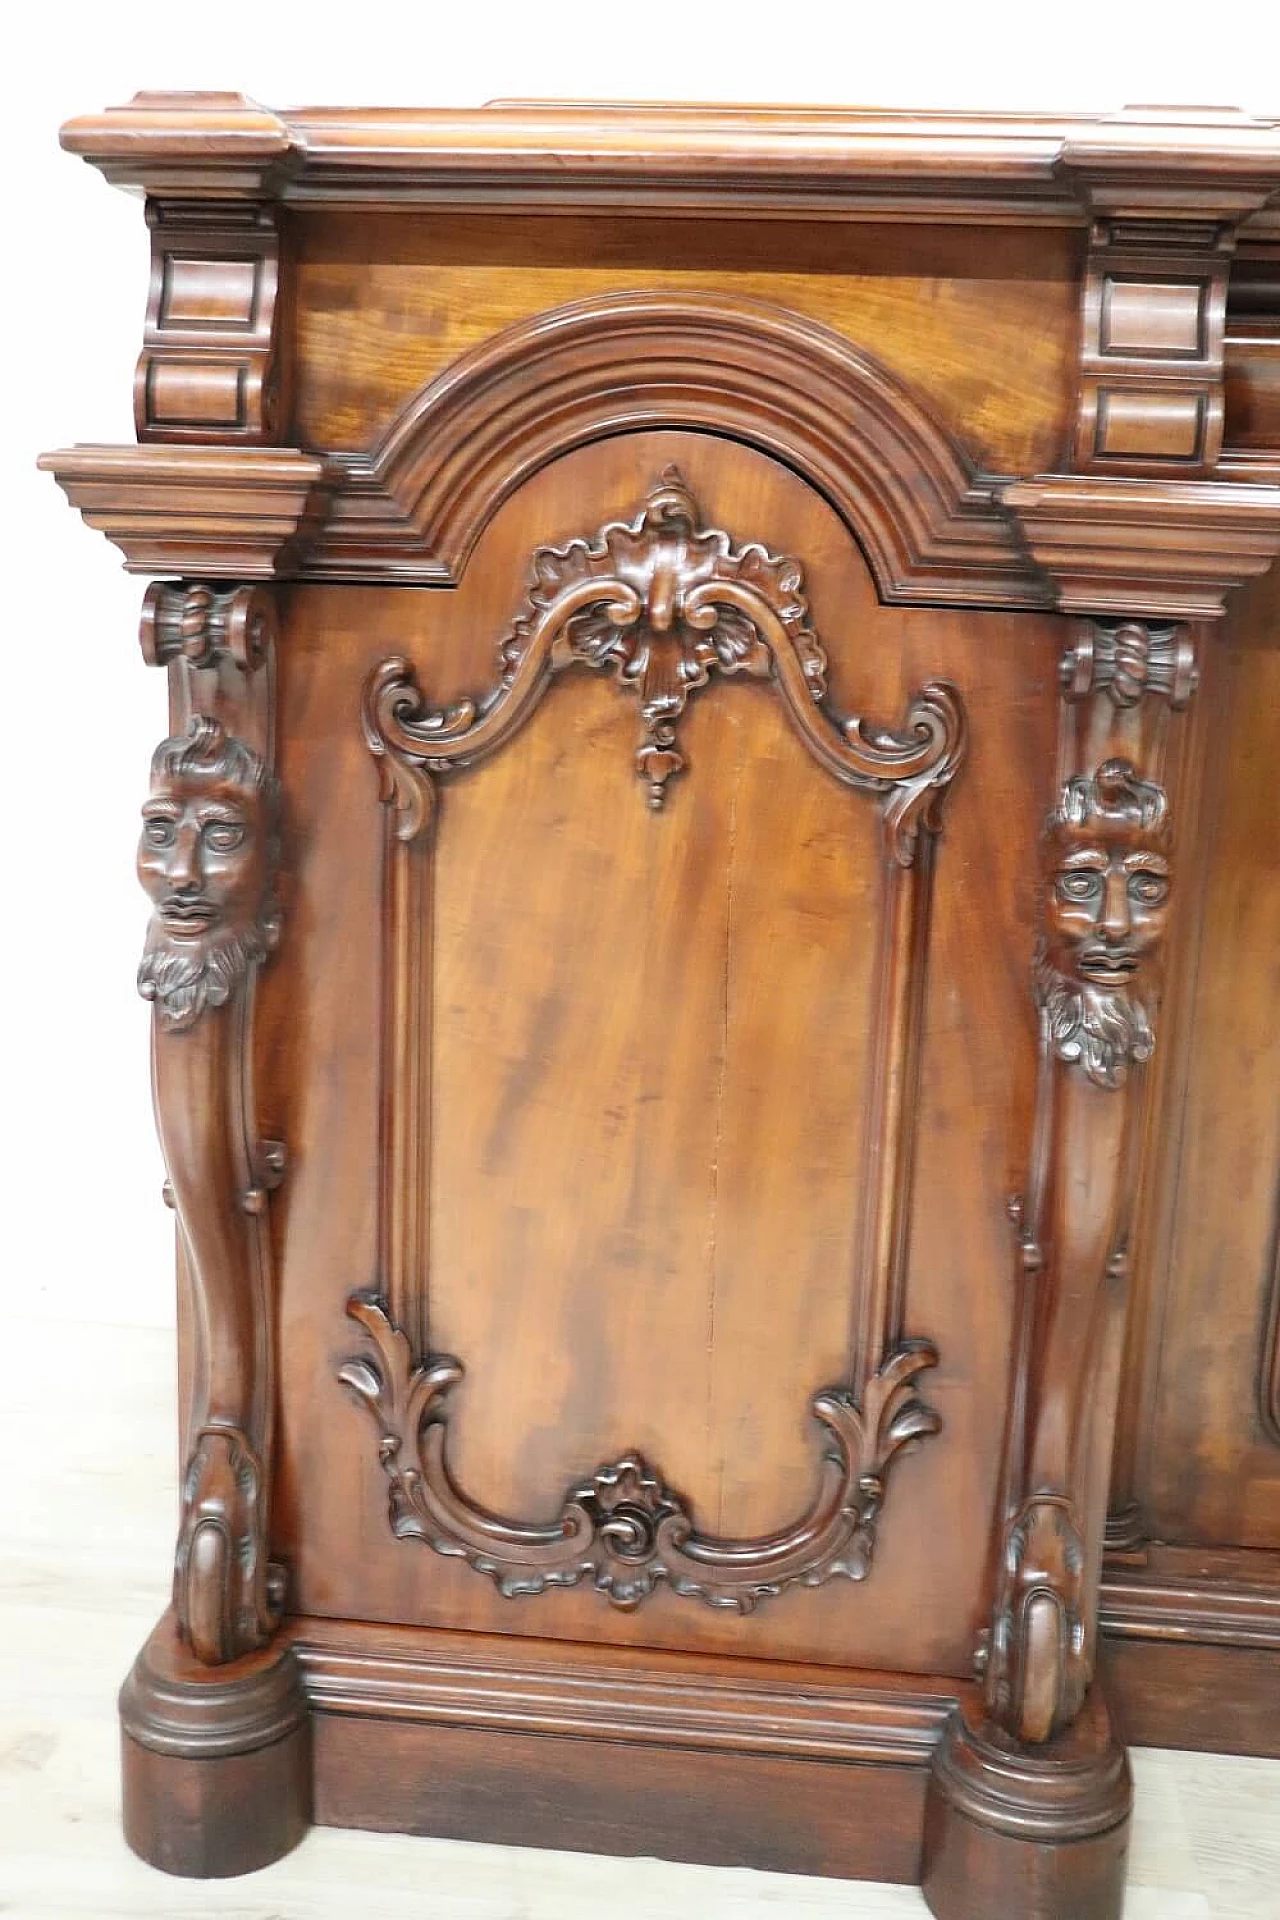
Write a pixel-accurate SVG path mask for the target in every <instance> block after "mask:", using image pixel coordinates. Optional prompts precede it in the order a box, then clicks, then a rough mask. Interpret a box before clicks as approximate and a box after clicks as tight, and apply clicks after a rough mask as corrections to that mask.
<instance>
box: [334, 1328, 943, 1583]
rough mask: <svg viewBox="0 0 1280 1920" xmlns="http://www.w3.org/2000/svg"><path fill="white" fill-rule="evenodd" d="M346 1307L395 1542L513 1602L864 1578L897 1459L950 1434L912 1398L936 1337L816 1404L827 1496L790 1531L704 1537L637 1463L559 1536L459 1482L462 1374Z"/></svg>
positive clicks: (559, 1522)
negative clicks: (456, 1434) (450, 1452)
mask: <svg viewBox="0 0 1280 1920" xmlns="http://www.w3.org/2000/svg"><path fill="white" fill-rule="evenodd" d="M347 1311H348V1312H349V1314H350V1315H351V1317H352V1319H354V1320H356V1321H357V1322H358V1323H359V1325H360V1326H361V1327H362V1328H363V1329H364V1332H365V1333H366V1335H367V1336H368V1339H369V1341H370V1346H371V1351H368V1352H366V1353H363V1354H359V1355H356V1356H355V1357H353V1358H352V1359H350V1360H348V1361H347V1362H346V1364H345V1365H344V1366H343V1367H342V1369H341V1371H340V1373H339V1376H338V1377H339V1379H340V1380H341V1381H342V1382H343V1383H344V1385H346V1386H347V1387H349V1388H350V1389H351V1390H352V1392H353V1393H354V1394H355V1395H356V1396H357V1397H358V1398H359V1400H360V1401H361V1402H362V1403H363V1404H364V1405H365V1406H366V1407H367V1409H368V1410H369V1412H370V1414H371V1415H372V1416H373V1419H374V1421H375V1422H376V1424H377V1428H378V1433H379V1446H378V1457H379V1459H380V1461H381V1464H382V1467H383V1470H384V1472H385V1473H386V1475H387V1478H388V1481H389V1483H390V1490H389V1505H390V1515H391V1524H392V1529H393V1531H394V1532H395V1533H396V1534H397V1535H398V1536H399V1537H401V1538H417V1539H421V1540H424V1541H426V1542H427V1543H428V1544H429V1545H430V1546H432V1547H434V1548H435V1550H436V1552H438V1553H443V1554H451V1555H457V1556H461V1557H462V1558H465V1559H466V1560H467V1561H468V1562H469V1563H470V1564H471V1565H472V1566H473V1567H475V1568H476V1569H477V1570H478V1571H479V1572H481V1573H485V1574H488V1575H489V1577H490V1578H491V1579H492V1580H494V1581H495V1582H496V1584H497V1586H498V1587H499V1589H500V1591H501V1592H502V1593H503V1594H504V1595H507V1596H515V1595H520V1594H532V1593H541V1592H543V1591H544V1590H545V1589H546V1588H548V1587H558V1586H576V1585H577V1584H578V1583H579V1582H580V1581H582V1580H584V1579H590V1580H591V1581H592V1582H593V1583H594V1585H595V1587H596V1588H597V1590H598V1591H599V1592H601V1593H603V1594H605V1595H607V1597H608V1598H609V1599H610V1600H611V1601H612V1602H613V1604H614V1605H615V1606H618V1607H623V1608H630V1607H634V1606H637V1605H638V1604H639V1603H640V1602H641V1601H642V1600H644V1599H646V1598H647V1597H648V1596H649V1594H651V1593H652V1592H653V1590H654V1588H655V1587H656V1586H657V1585H658V1583H659V1582H661V1581H666V1582H667V1583H668V1584H669V1585H670V1586H671V1588H672V1589H673V1591H674V1592H676V1593H678V1594H681V1595H683V1596H687V1597H691V1598H697V1599H701V1600H704V1601H706V1602H707V1604H708V1605H710V1606H714V1607H727V1608H730V1609H732V1610H734V1611H736V1612H738V1613H749V1612H750V1611H751V1610H752V1609H753V1608H754V1606H755V1604H756V1602H757V1601H758V1600H760V1599H762V1598H764V1597H766V1596H768V1595H774V1594H778V1593H781V1592H782V1590H783V1589H784V1588H785V1587H788V1586H792V1585H801V1586H808V1587H814V1586H818V1585H820V1584H821V1583H822V1582H824V1581H826V1580H830V1579H832V1578H834V1577H835V1576H836V1575H844V1576H845V1577H846V1578H848V1579H850V1580H863V1579H865V1578H866V1576H867V1574H868V1573H869V1571H870V1569H871V1561H872V1554H873V1550H874V1547H875V1532H876V1522H877V1519H878V1516H879V1512H880V1507H881V1503H882V1501H883V1498H884V1477H885V1473H886V1471H887V1469H888V1466H889V1463H890V1462H891V1460H892V1459H893V1458H894V1456H895V1455H896V1454H897V1453H899V1452H900V1451H901V1450H902V1448H904V1447H906V1446H908V1445H910V1443H911V1442H912V1441H916V1440H920V1439H922V1438H924V1437H925V1436H926V1435H928V1434H931V1433H936V1432H937V1431H938V1428H939V1426H940V1424H941V1423H940V1421H939V1419H938V1416H937V1414H936V1413H935V1412H934V1411H933V1410H932V1409H931V1408H929V1407H927V1406H926V1405H925V1404H924V1402H923V1401H921V1400H920V1399H919V1397H918V1395H917V1393H916V1390H915V1389H916V1382H917V1380H918V1377H919V1375H920V1374H921V1373H922V1372H924V1370H925V1369H926V1368H928V1367H932V1366H935V1365H936V1364H937V1354H936V1353H935V1351H934V1349H933V1348H932V1347H931V1346H930V1345H929V1344H928V1342H927V1341H908V1342H904V1343H903V1344H902V1345H901V1346H900V1347H899V1348H898V1349H897V1350H896V1351H895V1352H893V1353H892V1354H890V1355H889V1357H888V1358H887V1360H886V1361H885V1363H884V1365H883V1366H882V1367H881V1368H880V1370H879V1371H878V1372H877V1373H875V1374H874V1375H873V1376H872V1378H871V1379H870V1380H869V1381H868V1382H867V1386H866V1390H865V1392H864V1395H863V1401H862V1405H861V1406H859V1405H858V1404H857V1403H856V1402H855V1400H854V1398H853V1396H852V1395H851V1394H850V1393H849V1391H848V1390H847V1389H845V1388H831V1389H828V1390H827V1391H825V1392H823V1393H819V1394H818V1395H817V1396H816V1397H815V1399H814V1402H813V1411H814V1414H815V1415H816V1417H817V1419H818V1420H819V1421H820V1422H821V1423H822V1426H823V1427H824V1429H825V1431H826V1435H827V1444H826V1446H825V1447H824V1450H823V1453H822V1458H821V1462H820V1468H819V1485H818V1492H817V1494H816V1496H815V1498H814V1501H813V1503H812V1505H811V1506H810V1508H809V1509H808V1511H807V1512H806V1513H805V1514H804V1515H802V1517H801V1518H800V1519H799V1520H798V1521H797V1522H796V1523H795V1524H794V1525H792V1526H790V1527H787V1528H784V1529H783V1530H782V1531H780V1532H779V1533H776V1534H772V1535H768V1536H765V1537H763V1538H761V1539H757V1540H727V1539H719V1538H716V1537H714V1536H711V1535H705V1534H700V1533H699V1532H697V1530H696V1529H695V1527H694V1523H693V1520H692V1517H691V1515H690V1513H689V1511H688V1509H687V1508H686V1507H685V1505H684V1504H683V1502H682V1501H681V1500H680V1499H679V1498H678V1497H677V1496H676V1495H675V1494H673V1493H671V1492H670V1491H669V1490H668V1488H667V1487H666V1486H664V1484H663V1482H662V1480H661V1478H660V1477H659V1476H658V1475H657V1474H656V1473H655V1472H654V1471H653V1470H652V1469H651V1468H650V1467H649V1466H648V1465H647V1463H646V1462H645V1461H644V1460H643V1459H641V1457H640V1456H639V1455H638V1454H626V1455H624V1456H623V1457H622V1458H621V1459H619V1460H617V1461H615V1462H613V1463H611V1464H609V1465H607V1466H603V1467H601V1468H599V1469H598V1470H597V1471H596V1473H595V1474H594V1475H593V1476H592V1478H591V1479H590V1480H589V1481H586V1482H585V1483H583V1484H581V1485H579V1486H577V1487H575V1488H573V1489H572V1490H571V1491H570V1492H569V1493H568V1495H567V1496H566V1498H565V1501H564V1504H563V1506H562V1508H561V1512H560V1515H559V1517H558V1518H557V1519H556V1520H554V1521H553V1522H551V1523H550V1524H548V1525H529V1524H528V1523H526V1522H520V1521H511V1520H505V1519H502V1518H500V1517H499V1516H497V1515H495V1514H492V1513H490V1512H488V1511H487V1510H486V1509H484V1508H482V1507H480V1506H477V1505H476V1504H475V1503H474V1502H472V1501H471V1500H469V1499H468V1497H467V1496H466V1494H465V1493H463V1492H462V1490H461V1489H460V1488H459V1487H458V1485H457V1483H456V1481H455V1480H454V1478H453V1475H452V1473H451V1472H450V1469H449V1465H448V1461H447V1458H446V1438H447V1429H446V1424H445V1417H444V1411H443V1406H442V1403H443V1401H444V1398H445V1396H446V1395H447V1394H448V1393H449V1392H450V1390H451V1389H452V1388H453V1387H454V1386H456V1385H457V1383H458V1382H459V1380H461V1378H462V1371H463V1370H462V1367H461V1365H460V1364H459V1362H458V1361H457V1360H455V1359H453V1358H452V1357H450V1356H448V1355H441V1354H434V1355H431V1356H430V1357H429V1358H428V1359H427V1360H426V1361H424V1362H423V1363H422V1364H421V1365H420V1366H418V1365H415V1364H414V1361H413V1355H412V1350H411V1348H410V1345H409V1342H408V1340H407V1339H406V1338H405V1336H404V1334H403V1332H401V1330H400V1329H399V1328H398V1327H396V1326H395V1325H394V1324H393V1322H392V1321H391V1319H390V1318H389V1316H388V1314H387V1313H386V1311H385V1308H384V1307H383V1305H382V1303H381V1301H379V1300H378V1299H376V1298H374V1297H372V1296H370V1295H367V1294H356V1295H355V1296H353V1298H352V1300H351V1301H350V1303H349V1305H348V1309H347Z"/></svg>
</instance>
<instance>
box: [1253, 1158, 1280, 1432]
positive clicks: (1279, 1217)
mask: <svg viewBox="0 0 1280 1920" xmlns="http://www.w3.org/2000/svg"><path fill="white" fill-rule="evenodd" d="M1275 1218H1276V1235H1275V1251H1274V1254H1273V1256H1272V1262H1271V1294H1270V1300H1269V1302H1268V1309H1267V1332H1266V1338H1265V1339H1264V1341H1263V1343H1262V1367H1261V1371H1260V1373H1259V1376H1258V1411H1259V1415H1260V1417H1261V1420H1262V1430H1263V1432H1264V1433H1265V1434H1266V1436H1267V1438H1268V1439H1269V1440H1271V1441H1273V1442H1274V1443H1275V1445H1276V1446H1277V1447H1280V1196H1278V1197H1277V1202H1276V1213H1275Z"/></svg>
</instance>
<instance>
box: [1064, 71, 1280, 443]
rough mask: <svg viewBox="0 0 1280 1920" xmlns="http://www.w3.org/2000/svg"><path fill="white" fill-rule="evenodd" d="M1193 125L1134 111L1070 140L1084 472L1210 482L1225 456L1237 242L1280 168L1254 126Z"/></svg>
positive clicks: (1236, 119) (1242, 117) (1067, 175)
mask: <svg viewBox="0 0 1280 1920" xmlns="http://www.w3.org/2000/svg"><path fill="white" fill-rule="evenodd" d="M1189 121H1190V116H1187V117H1186V118H1184V119H1179V120H1177V121H1170V120H1169V118H1168V117H1167V116H1166V117H1165V119H1164V121H1163V123H1162V122H1161V119H1160V115H1159V114H1158V113H1156V112H1154V110H1152V109H1144V108H1141V107H1129V108H1126V109H1125V111H1124V112H1123V113H1119V114H1116V115H1114V116H1112V117H1111V118H1109V119H1106V120H1097V121H1093V122H1091V123H1090V124H1089V125H1088V126H1087V127H1080V128H1077V129H1074V130H1073V132H1072V133H1071V135H1070V137H1069V138H1068V139H1067V141H1066V142H1065V143H1064V147H1063V150H1062V153H1061V155H1060V156H1059V160H1058V172H1059V174H1060V175H1061V177H1062V178H1063V180H1064V182H1066V183H1068V184H1069V185H1070V186H1071V187H1072V189H1073V190H1074V191H1075V193H1076V195H1077V197H1078V198H1079V200H1080V202H1081V204H1082V205H1083V207H1084V208H1085V210H1086V212H1087V213H1088V215H1089V219H1090V229H1089V249H1088V257H1087V260H1086V265H1085V273H1084V279H1083V285H1082V298H1081V314H1080V358H1079V367H1078V380H1077V388H1076V419H1075V430H1074V434H1073V446H1072V465H1073V467H1075V468H1076V470H1077V471H1078V472H1082V473H1100V474H1101V473H1108V472H1110V473H1116V474H1155V475H1164V476H1169V475H1174V476H1177V477H1179V478H1188V477H1191V476H1193V475H1205V474H1211V473H1212V472H1213V471H1214V469H1215V467H1216V466H1217V464H1218V461H1219V458H1220V456H1221V453H1222V441H1223V426H1224V420H1225V412H1226V408H1225V339H1226V308H1227V285H1228V281H1229V278H1230V273H1231V262H1232V257H1233V255H1234V252H1235V246H1236V234H1237V230H1238V228H1239V226H1240V223H1241V222H1242V221H1243V220H1246V219H1248V218H1249V216H1250V215H1251V214H1254V213H1257V212H1259V211H1260V210H1261V209H1262V208H1263V207H1265V206H1266V205H1267V203H1268V201H1269V200H1271V199H1272V198H1273V196H1274V195H1275V193H1276V191H1277V188H1280V177H1278V176H1280V168H1278V167H1277V163H1276V160H1275V157H1274V149H1273V148H1272V150H1271V151H1268V144H1269V143H1267V142H1266V141H1265V131H1266V130H1265V128H1264V127H1263V126H1262V125H1261V124H1260V123H1259V122H1257V121H1254V120H1251V119H1250V118H1249V116H1248V115H1246V114H1243V113H1238V112H1236V111H1234V110H1230V109H1222V110H1217V111H1214V112H1212V113H1207V114H1205V115H1204V116H1203V117H1202V118H1201V119H1200V120H1199V121H1198V122H1196V123H1195V124H1190V123H1189ZM1256 133H1262V134H1263V135H1264V141H1263V143H1262V144H1261V145H1255V144H1254V142H1253V140H1252V139H1251V135H1253V134H1256ZM1175 167H1176V170H1177V177H1176V182H1175V178H1174V172H1173V169H1174V168H1175Z"/></svg>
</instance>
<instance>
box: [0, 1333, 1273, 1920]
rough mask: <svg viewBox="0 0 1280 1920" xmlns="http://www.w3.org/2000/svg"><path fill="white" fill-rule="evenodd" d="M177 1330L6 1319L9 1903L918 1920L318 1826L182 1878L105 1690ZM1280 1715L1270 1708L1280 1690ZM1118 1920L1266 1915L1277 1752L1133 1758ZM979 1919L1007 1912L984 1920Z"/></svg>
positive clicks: (11, 1907)
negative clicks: (1133, 1794) (217, 1878)
mask: <svg viewBox="0 0 1280 1920" xmlns="http://www.w3.org/2000/svg"><path fill="white" fill-rule="evenodd" d="M172 1344H173V1343H172V1336H171V1335H169V1334H167V1333H164V1332H160V1331H157V1330H154V1329H151V1328H146V1329H139V1328H121V1327H106V1326H99V1327H88V1328H86V1327H69V1326H51V1325H49V1324H47V1323H39V1324H37V1323H34V1322H33V1323H30V1324H28V1325H23V1324H22V1323H21V1322H18V1323H16V1324H15V1322H14V1321H13V1319H11V1318H10V1319H8V1320H7V1321H6V1346H7V1349H8V1351H7V1355H6V1367H5V1376H6V1378H5V1386H4V1391H3V1394H2V1395H0V1459H2V1460H3V1461H4V1478H3V1481H2V1482H0V1486H2V1488H3V1508H2V1509H0V1540H3V1542H4V1548H5V1551H4V1559H3V1566H2V1568H0V1914H3V1915H5V1916H6V1920H27V1917H28V1916H30V1917H31V1920H36V1916H39V1917H40V1920H52V1917H53V1916H64V1915H65V1916H71V1915H79V1916H85V1917H86V1920H114V1917H115V1916H126V1915H127V1916H133V1915H155V1916H171V1915H172V1916H176V1915H185V1914H199V1915H210V1916H215V1915H216V1916H223V1917H224V1920H232V1917H233V1916H234V1920H311V1917H313V1916H314V1917H315V1920H322V1917H327V1916H339V1915H341V1916H343V1920H346V1916H349V1915H350V1914H353V1913H355V1914H360V1915H364V1916H368V1920H398V1916H401V1915H403V1916H406V1917H407V1916H408V1915H410V1914H412V1915H414V1916H421V1915H423V1914H424V1913H428V1914H430V1915H431V1916H432V1920H455V1917H456V1920H543V1917H544V1916H545V1920H588V1916H590V1917H591V1920H594V1917H595V1916H596V1915H598V1914H599V1913H600V1912H602V1911H605V1912H617V1913H621V1914H625V1915H626V1916H627V1920H685V1917H686V1916H692V1915H696V1916H697V1920H730V1917H731V1916H732V1920H743V1916H754V1915H777V1916H782V1915H784V1914H785V1915H787V1916H788V1920H790V1916H792V1915H794V1916H797V1917H798V1920H835V1917H836V1916H837V1915H839V1916H840V1920H859V1917H862V1920H897V1917H901V1920H906V1916H915V1917H916V1920H919V1917H920V1916H921V1915H923V1914H925V1912H926V1908H925V1905H924V1902H923V1901H922V1900H921V1898H920V1896H919V1895H918V1894H917V1893H916V1892H914V1891H912V1890H910V1889H907V1888H902V1887H883V1886H867V1885H851V1884H850V1883H848V1882H844V1881H834V1880H802V1879H796V1878H793V1877H791V1876H783V1875H774V1874H758V1873H747V1872H735V1871H729V1870H722V1869H716V1868H707V1867H680V1866H672V1865H668V1864H666V1863H664V1862H662V1861H654V1860H639V1861H628V1862H626V1863H625V1864H622V1863H619V1862H618V1861H614V1860H600V1859H593V1858H590V1857H587V1856H585V1855H579V1854H567V1853H536V1852H524V1851H521V1850H518V1849H516V1848H509V1847H480V1846H463V1845H461V1844H458V1843H456V1842H452V1841H443V1840H441V1841H435V1840H409V1839H397V1838H388V1837H386V1836H382V1835H370V1834H357V1833H340V1832H336V1831H332V1830H317V1831H315V1832H313V1833H312V1834H311V1836H310V1837H309V1838H308V1839H307V1840H306V1842H305V1843H304V1844H303V1846H302V1847H300V1848H299V1849H298V1851H297V1852H296V1853H294V1854H293V1855H291V1856H290V1858H289V1859H287V1860H284V1861H282V1862H280V1863H279V1864H278V1865H277V1866H275V1867H271V1868H269V1869H268V1870H267V1871H266V1872H265V1873H260V1874H254V1875H252V1876H251V1877H249V1878H247V1879H243V1880H233V1881H222V1882H204V1883H192V1882H184V1881H175V1880H170V1879H167V1878H165V1877H164V1876H163V1875H161V1874H158V1873H154V1872H151V1871H150V1870H149V1869H147V1868H146V1867H143V1866H142V1865H141V1864H140V1863H139V1862H138V1861H136V1860H135V1859H134V1858H133V1856H132V1855H131V1854H130V1853H129V1852H128V1850H127V1849H126V1847H125V1845H124V1842H123V1841H122V1840H121V1838H120V1835H119V1830H118V1810H117V1784H116V1782H117V1753H116V1743H117V1733H116V1721H115V1705H114V1702H115V1691H116V1687H117V1685H118V1683H119V1680H120V1678H121V1676H122V1675H123V1674H124V1672H125V1669H126V1668H127V1666H128V1664H129V1662H130V1660H131V1659H132V1657H133V1655H134V1653H135V1652H136V1650H137V1648H138V1646H139V1645H140V1644H141V1642H142V1640H143V1639H144V1637H145V1636H146V1634H147V1633H148V1631H149V1630H150V1628H151V1626H152V1625H153V1623H154V1621H155V1619H156V1617H157V1616H158V1614H159V1613H160V1611H161V1609H162V1607H163V1605H164V1601H165V1592H164V1587H165V1577H164V1568H165V1564H166V1560H167V1557H168V1553H169V1549H170V1543H171V1527H172V1512H173V1498H174V1495H173V1474H172V1452H173V1440H172V1436H173V1368H172ZM1277 1712H1280V1701H1277ZM1133 1758H1134V1770H1135V1774H1136V1777H1137V1819H1136V1827H1135V1834H1134V1844H1133V1852H1132V1871H1131V1888H1130V1894H1129V1899H1128V1903H1127V1907H1126V1915H1127V1920H1278V1917H1280V1762H1270V1761H1262V1760H1245V1759H1223V1758H1219V1757H1214V1756H1210V1755H1195V1754H1179V1753H1165V1752H1152V1751H1140V1752H1138V1753H1136V1754H1135V1755H1134V1757H1133ZM992 1920H1004V1917H1003V1916H996V1915H993V1916H992Z"/></svg>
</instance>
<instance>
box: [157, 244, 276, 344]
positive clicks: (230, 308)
mask: <svg viewBox="0 0 1280 1920" xmlns="http://www.w3.org/2000/svg"><path fill="white" fill-rule="evenodd" d="M261 271H262V268H261V262H260V261H258V260H255V259H228V258H217V257H214V258H207V259H200V258H198V257H196V258H192V257H189V256H186V255H183V254H180V253H167V254H166V255H165V256H164V267H163V272H164V285H163V289H162V292H161V296H160V311H159V314H158V316H157V324H158V325H159V326H161V327H190V328H196V329H201V330H203V329H205V328H209V329H211V330H213V331H215V332H221V331H222V330H223V329H226V330H228V331H230V330H234V329H239V328H251V327H253V326H254V324H255V319H256V307H257V300H258V288H259V281H260V277H261Z"/></svg>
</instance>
